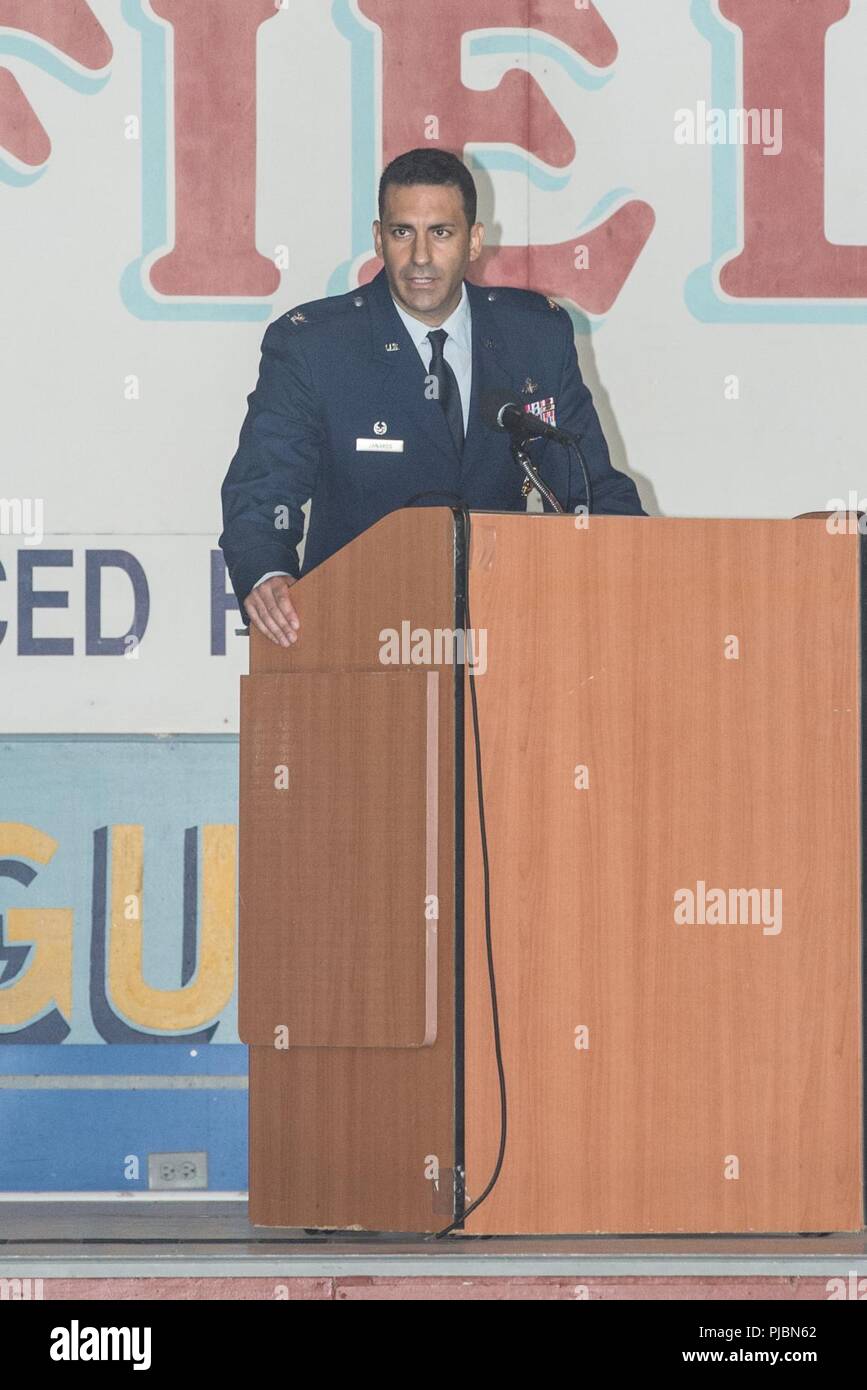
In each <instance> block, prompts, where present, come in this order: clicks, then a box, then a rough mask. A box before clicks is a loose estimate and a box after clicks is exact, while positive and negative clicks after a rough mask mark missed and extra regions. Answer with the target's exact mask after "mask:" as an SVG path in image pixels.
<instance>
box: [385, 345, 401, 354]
mask: <svg viewBox="0 0 867 1390" xmlns="http://www.w3.org/2000/svg"><path fill="white" fill-rule="evenodd" d="M385 350H386V352H400V343H386V345H385Z"/></svg>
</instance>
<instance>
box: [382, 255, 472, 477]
mask: <svg viewBox="0 0 867 1390" xmlns="http://www.w3.org/2000/svg"><path fill="white" fill-rule="evenodd" d="M368 296H369V303H370V317H371V333H372V338H371V351H372V355H373V360H374V363H375V364H376V367H377V369H378V370H379V371H380V372H381V379H382V383H383V386H384V389H385V390H386V392H387V393H388V394H389V395H390V396H392V397H393V398H394V399H395V401H396V402H397V403H398V404H399V406H400V408H401V409H402V410H408V411H409V414H410V416H411V418H412V420H413V422H414V423H415V424H416V425H417V427H418V429H419V430H420V431H421V433H423V434H424V436H425V438H426V439H427V440H429V442H430V443H431V444H434V445H435V446H436V447H437V448H438V449H440V450H442V452H443V453H445V454H447V455H448V457H449V459H450V460H451V462H452V463H455V462H456V461H457V457H458V455H457V450H456V449H455V445H454V441H453V439H452V436H451V432H450V430H449V426H448V421H447V420H446V417H445V412H444V411H443V408H442V406H441V405H440V403H439V401H437V400H429V399H428V397H427V396H426V395H425V386H426V382H427V378H426V375H425V369H424V363H423V362H422V360H421V357H420V356H419V353H418V348H417V347H416V345H415V343H414V342H413V341H412V338H411V337H410V336H409V334H408V333H407V331H406V328H405V327H404V324H403V320H402V319H401V317H400V314H399V313H398V312H397V310H396V309H395V307H394V300H393V299H392V297H391V291H390V290H389V288H388V280H387V278H386V274H385V270H381V271H380V272H379V274H378V275H377V276H376V277H375V278H374V279H373V280H371V282H370V286H369V290H368Z"/></svg>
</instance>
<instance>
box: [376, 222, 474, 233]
mask: <svg viewBox="0 0 867 1390" xmlns="http://www.w3.org/2000/svg"><path fill="white" fill-rule="evenodd" d="M385 225H386V226H387V227H388V228H389V229H390V230H391V231H394V230H395V229H396V228H398V227H409V229H410V231H414V230H415V228H414V227H413V225H412V223H411V222H386V224H385ZM456 226H457V223H456V222H431V224H430V226H429V227H428V231H429V232H435V231H437V230H438V229H439V228H440V227H456Z"/></svg>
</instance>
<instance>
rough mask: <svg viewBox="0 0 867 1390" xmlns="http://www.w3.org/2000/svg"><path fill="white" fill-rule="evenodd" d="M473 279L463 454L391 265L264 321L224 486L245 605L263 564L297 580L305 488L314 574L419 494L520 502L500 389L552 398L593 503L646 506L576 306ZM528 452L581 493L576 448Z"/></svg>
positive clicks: (633, 509) (548, 474) (559, 487)
mask: <svg viewBox="0 0 867 1390" xmlns="http://www.w3.org/2000/svg"><path fill="white" fill-rule="evenodd" d="M466 286H467V293H468V295H469V300H470V310H471V315H472V354H473V369H472V391H471V397H470V414H469V424H468V427H467V432H466V439H465V442H464V448H463V453H462V454H461V455H460V456H459V455H458V453H457V450H456V449H455V446H454V443H453V441H452V437H451V435H450V433H449V428H448V423H447V421H446V418H445V415H444V413H443V409H442V407H441V405H440V404H439V402H438V401H437V400H436V399H431V392H430V390H429V389H428V390H426V386H428V384H429V382H428V378H427V376H426V373H425V368H424V364H423V363H422V360H421V357H420V355H419V353H418V350H417V348H416V347H415V345H414V343H413V342H412V339H411V338H410V336H409V334H408V333H407V331H406V329H405V328H404V325H403V323H402V321H401V319H400V315H399V314H398V312H397V310H396V309H395V307H394V302H393V300H392V298H391V293H390V291H389V288H388V281H387V279H386V275H385V271H384V270H382V271H380V273H379V274H378V275H377V276H376V278H375V279H374V280H372V281H371V283H370V284H368V285H365V286H363V287H362V288H360V289H358V290H354V291H350V292H349V293H348V294H341V295H334V296H331V297H329V298H327V299H317V300H314V301H312V302H311V303H309V304H302V305H299V306H298V308H296V309H292V310H290V311H289V312H288V313H287V314H284V315H282V316H281V317H280V318H279V319H277V320H275V321H274V322H273V323H271V324H269V326H268V328H267V330H266V332H265V336H264V338H263V340H262V358H261V364H260V369H259V379H258V382H257V385H256V387H255V390H254V391H253V392H252V394H251V395H250V396H249V397H248V409H247V415H246V418H245V420H244V423H243V426H242V428H241V434H240V439H239V442H238V449H237V452H236V453H235V456H234V458H233V459H232V462H231V464H230V465H229V470H228V472H227V474H226V477H225V480H224V482H223V487H222V493H221V495H222V503H223V532H222V535H221V536H220V546H221V548H222V550H223V554H224V556H225V559H226V566H227V568H228V571H229V577H230V579H231V582H232V587H233V589H234V591H235V594H236V595H237V598H238V602H239V604H240V605H241V609H242V612H243V600H244V599H245V598H246V596H247V594H248V593H249V592H250V590H251V589H252V588H253V586H254V584H255V583H256V582H257V580H258V579H260V578H261V577H262V575H264V574H267V573H268V572H269V571H271V570H285V571H288V572H289V573H290V574H292V575H295V576H298V574H299V563H298V556H297V553H296V547H297V545H298V543H299V541H300V540H301V537H302V534H303V524H304V518H303V515H302V511H301V508H302V506H303V504H304V503H305V502H306V501H307V500H308V499H310V500H311V508H310V521H309V527H308V534H307V541H306V545H305V551H304V564H303V567H302V569H301V571H300V572H301V573H305V574H306V573H307V571H308V570H311V569H313V568H314V566H316V565H319V564H321V563H322V561H323V560H325V559H326V558H327V557H328V556H329V555H333V554H334V552H335V551H336V550H339V549H340V548H341V546H344V545H346V544H348V542H349V541H351V540H352V539H353V538H354V537H355V536H357V535H359V534H360V533H361V532H362V531H365V530H366V529H367V528H368V527H369V526H372V525H373V524H374V523H375V522H376V521H378V520H379V519H380V517H383V516H385V515H386V513H388V512H391V511H394V510H395V509H396V508H398V507H401V506H404V505H405V504H406V503H407V502H408V501H409V500H410V499H411V498H413V497H414V496H415V495H416V494H418V493H421V492H431V491H433V492H437V493H439V492H442V494H443V497H442V498H439V499H437V498H436V497H434V498H430V499H426V500H425V502H424V503H421V504H420V505H431V506H436V505H444V504H447V503H448V502H450V501H451V500H452V496H453V495H457V496H459V497H461V498H462V499H463V500H464V501H465V502H466V503H467V505H468V506H469V507H471V508H478V509H481V510H489V511H523V510H524V509H525V507H526V498H525V497H524V496H523V494H522V492H521V485H522V483H523V481H524V475H523V474H522V472H521V470H520V469H519V468H518V466H517V464H516V463H515V462H514V460H513V458H512V456H511V453H510V450H509V439H508V436H507V435H506V434H505V433H504V432H503V431H502V430H499V429H494V428H491V426H490V425H489V424H488V423H486V420H485V419H484V418H483V410H482V405H483V403H486V404H488V403H489V402H490V401H491V400H496V401H498V402H499V403H501V404H502V403H503V402H505V401H515V402H516V403H518V404H525V405H529V404H531V403H540V402H541V403H544V405H542V406H540V407H539V408H541V409H545V408H548V409H550V408H551V404H550V403H551V401H552V399H553V411H554V415H555V423H556V424H557V425H558V426H560V428H562V429H565V430H568V431H570V432H571V433H573V434H575V435H577V436H578V438H579V440H580V444H581V451H582V453H583V456H584V460H585V465H586V467H587V470H588V472H589V474H590V479H591V489H592V494H593V496H592V510H593V511H594V512H601V513H618V514H637V515H644V513H643V511H642V507H641V502H640V499H639V496H638V493H637V491H636V488H635V484H634V483H633V482H632V480H631V479H630V478H628V477H627V476H626V475H625V474H624V473H620V472H618V471H617V470H616V469H614V468H613V467H612V465H611V461H610V458H609V456H608V448H607V445H606V443H605V438H604V436H603V434H602V429H601V426H600V424H599V419H598V416H597V414H596V410H595V407H594V405H593V400H592V397H591V395H590V392H589V390H588V389H587V387H586V386H585V384H584V382H583V380H582V378H581V372H580V369H579V367H578V359H577V355H576V352H575V341H574V337H573V330H572V323H571V320H570V318H569V315H568V314H567V313H566V312H565V310H563V309H561V308H560V307H559V305H557V304H556V303H555V302H554V301H553V300H549V299H546V298H545V296H544V295H541V294H535V293H533V292H532V291H529V290H520V289H511V288H488V287H480V286H477V285H473V284H471V283H470V282H469V281H467V282H466ZM487 414H488V416H489V415H490V408H489V404H488V410H487ZM401 443H402V447H401ZM528 447H529V452H530V455H531V457H532V458H533V459H534V462H535V463H536V465H537V467H538V468H539V471H540V473H541V476H542V478H543V480H544V481H545V482H546V483H547V484H548V486H549V487H550V488H552V489H553V491H554V493H555V495H556V496H557V498H558V499H559V501H560V502H561V503H562V505H563V506H564V508H565V509H566V510H574V509H575V508H576V507H578V506H579V505H581V504H582V503H586V497H585V495H584V485H583V480H582V476H581V469H580V466H579V465H578V464H577V462H576V460H575V458H574V453H573V452H572V451H571V450H566V449H563V448H562V447H561V446H560V445H559V444H557V443H553V442H545V441H543V440H538V441H534V442H533V443H531V444H530V445H529V446H528ZM546 510H549V508H548V507H547V504H546Z"/></svg>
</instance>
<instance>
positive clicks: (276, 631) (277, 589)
mask: <svg viewBox="0 0 867 1390" xmlns="http://www.w3.org/2000/svg"><path fill="white" fill-rule="evenodd" d="M294 583H295V580H294V579H293V578H292V577H291V575H288V574H275V576H274V578H273V579H266V580H264V581H263V583H261V584H257V585H256V587H255V588H254V589H251V590H250V592H249V594H248V595H247V597H246V598H245V599H244V607H245V608H246V610H247V614H248V616H249V618H250V620H251V622H254V623H255V624H256V626H257V628H258V629H259V631H260V632H262V633H264V635H265V636H266V637H268V638H270V639H271V641H272V642H275V643H276V644H277V646H279V647H290V646H291V645H292V643H293V642H295V641H296V639H297V636H298V628H299V627H300V626H301V624H300V622H299V619H298V614H297V613H296V612H295V605H294V604H293V602H292V600H291V598H290V597H289V590H290V589H291V588H292V585H293V584H294Z"/></svg>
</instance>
